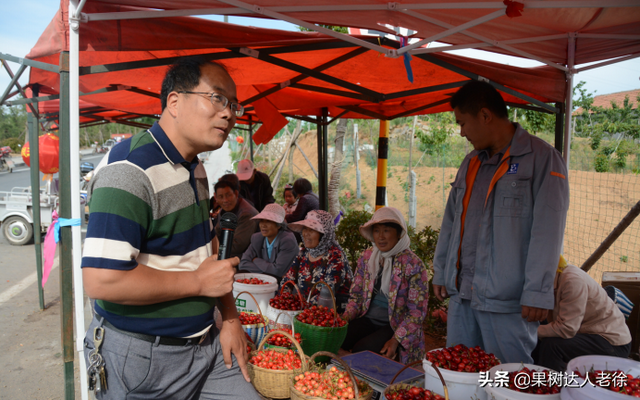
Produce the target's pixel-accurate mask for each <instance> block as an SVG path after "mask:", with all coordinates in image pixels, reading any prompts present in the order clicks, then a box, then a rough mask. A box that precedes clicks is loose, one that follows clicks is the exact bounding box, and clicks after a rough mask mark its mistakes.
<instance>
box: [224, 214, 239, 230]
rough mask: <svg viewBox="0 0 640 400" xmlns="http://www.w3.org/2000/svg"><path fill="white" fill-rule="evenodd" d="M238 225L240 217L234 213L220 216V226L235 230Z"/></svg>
mask: <svg viewBox="0 0 640 400" xmlns="http://www.w3.org/2000/svg"><path fill="white" fill-rule="evenodd" d="M237 226H238V217H236V215H235V214H234V213H230V212H228V213H224V214H222V216H221V217H220V227H222V229H231V230H234V229H236V227H237Z"/></svg>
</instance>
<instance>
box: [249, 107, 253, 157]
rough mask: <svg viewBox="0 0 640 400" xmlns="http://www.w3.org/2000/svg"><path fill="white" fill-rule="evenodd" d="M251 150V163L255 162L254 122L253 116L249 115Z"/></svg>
mask: <svg viewBox="0 0 640 400" xmlns="http://www.w3.org/2000/svg"><path fill="white" fill-rule="evenodd" d="M249 150H250V152H251V153H250V154H251V162H253V121H252V117H251V115H249Z"/></svg>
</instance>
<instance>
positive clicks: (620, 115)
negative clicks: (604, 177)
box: [573, 82, 640, 172]
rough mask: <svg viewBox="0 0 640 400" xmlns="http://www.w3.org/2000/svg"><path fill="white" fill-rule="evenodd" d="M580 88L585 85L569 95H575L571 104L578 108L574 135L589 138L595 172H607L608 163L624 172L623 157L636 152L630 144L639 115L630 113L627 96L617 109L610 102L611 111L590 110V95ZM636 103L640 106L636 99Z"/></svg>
mask: <svg viewBox="0 0 640 400" xmlns="http://www.w3.org/2000/svg"><path fill="white" fill-rule="evenodd" d="M584 85H585V82H580V83H578V84H577V85H576V87H575V88H574V91H573V93H574V96H575V95H576V92H579V97H578V98H577V99H575V100H574V104H576V105H577V106H579V107H582V112H581V113H580V115H579V116H578V117H577V119H576V124H575V125H576V135H577V136H582V137H588V138H589V142H590V146H591V149H593V150H594V151H596V156H595V159H594V168H595V170H596V171H597V172H607V171H609V169H610V166H609V164H610V162H611V161H613V164H614V166H615V167H616V168H618V169H622V168H625V167H626V165H627V156H628V155H630V154H633V153H634V152H637V149H638V146H637V144H636V143H634V140H637V139H640V124H639V123H638V119H639V118H640V113H639V112H638V109H637V108H636V109H633V106H632V104H631V101H630V99H629V97H628V96H626V97H625V99H624V100H623V102H622V104H620V105H619V104H617V103H616V102H613V101H612V102H611V108H604V107H600V106H594V105H593V103H594V97H593V93H588V92H587V90H586V89H584ZM637 101H638V103H640V95H639V96H638V97H637ZM603 141H604V142H606V145H603Z"/></svg>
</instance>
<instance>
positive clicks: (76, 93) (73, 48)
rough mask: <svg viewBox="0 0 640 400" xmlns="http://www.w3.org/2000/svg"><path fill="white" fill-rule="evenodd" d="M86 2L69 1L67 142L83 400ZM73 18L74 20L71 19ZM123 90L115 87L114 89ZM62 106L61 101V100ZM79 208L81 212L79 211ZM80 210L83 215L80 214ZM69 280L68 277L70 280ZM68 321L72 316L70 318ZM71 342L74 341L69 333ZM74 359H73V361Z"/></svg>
mask: <svg viewBox="0 0 640 400" xmlns="http://www.w3.org/2000/svg"><path fill="white" fill-rule="evenodd" d="M85 2H86V0H81V2H80V4H78V0H70V1H69V28H70V29H69V76H70V79H69V101H68V104H69V106H68V107H69V108H68V112H69V141H68V144H67V146H68V151H69V153H68V160H69V173H68V175H67V176H70V178H71V180H70V182H69V192H68V193H69V194H70V196H69V207H70V208H71V209H70V210H69V212H70V214H71V218H72V219H74V220H80V224H78V225H74V226H71V229H70V231H71V243H72V245H71V261H72V262H71V264H70V267H71V268H70V269H71V270H72V271H73V274H72V276H73V293H74V296H73V300H74V309H75V326H76V333H77V337H76V348H75V350H76V352H77V354H78V365H79V370H80V389H81V390H80V393H81V397H82V399H83V400H87V399H88V389H89V388H88V384H87V375H86V372H87V368H86V364H85V359H84V354H83V352H84V340H83V339H84V332H85V324H84V286H83V283H82V268H81V264H82V232H81V226H82V223H83V222H84V221H83V219H84V210H83V208H84V205H81V203H80V158H79V157H78V154H79V153H80V22H81V18H80V15H79V14H80V12H81V11H82V7H83V6H84V4H85ZM73 16H75V17H73ZM121 89H124V87H122V86H118V87H117V90H121ZM60 104H61V105H62V104H63V102H62V100H61V101H60ZM81 207H82V209H81ZM81 211H82V212H81ZM70 278H71V277H69V279H70ZM69 318H71V316H69ZM71 333H72V336H71V338H70V339H71V341H72V340H73V330H72V332H71ZM72 360H73V359H72ZM72 364H73V363H72Z"/></svg>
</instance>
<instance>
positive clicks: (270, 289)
mask: <svg viewBox="0 0 640 400" xmlns="http://www.w3.org/2000/svg"><path fill="white" fill-rule="evenodd" d="M246 278H249V279H251V278H258V279H262V280H263V281H265V282H269V283H268V284H266V285H249V284H246V283H239V282H233V297H237V296H238V293H240V292H245V291H246V292H249V293H251V294H252V295H253V297H255V298H256V300H257V301H258V303H259V304H260V308H261V309H263V310H266V309H267V308H268V307H269V300H270V299H271V298H272V297H273V296H275V293H276V290H278V280H277V279H276V278H274V277H272V276H269V275H263V274H251V273H243V274H236V275H235V277H234V279H235V280H236V281H237V280H238V279H246ZM236 308H237V309H238V312H241V311H245V312H256V313H257V312H259V311H258V307H256V303H255V301H253V299H252V298H251V296H249V295H248V294H241V295H240V296H239V297H238V298H237V299H236Z"/></svg>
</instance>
